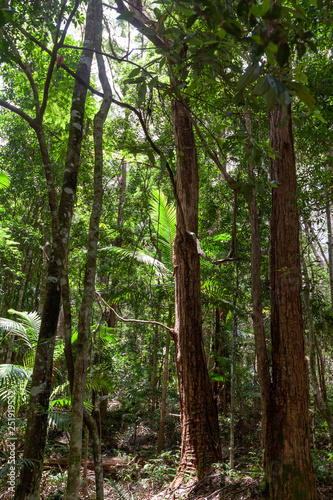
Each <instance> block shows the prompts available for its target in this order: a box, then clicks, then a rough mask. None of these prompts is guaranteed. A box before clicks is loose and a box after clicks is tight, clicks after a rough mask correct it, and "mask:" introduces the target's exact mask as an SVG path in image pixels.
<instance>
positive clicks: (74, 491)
mask: <svg viewBox="0 0 333 500" xmlns="http://www.w3.org/2000/svg"><path fill="white" fill-rule="evenodd" d="M90 5H91V12H90V15H91V16H92V17H91V20H90V22H91V25H94V30H95V37H96V40H97V41H96V49H97V50H98V51H101V38H102V18H103V10H102V3H101V1H100V0H92V1H91V4H90ZM87 23H88V14H87ZM96 57H97V62H98V69H99V76H100V80H101V83H102V86H103V90H104V98H103V101H102V104H101V106H100V110H99V111H98V113H97V114H96V115H95V118H94V147H95V171H94V200H93V206H92V211H91V217H90V224H89V235H88V250H87V260H86V267H85V279H84V293H83V298H82V305H81V308H80V313H79V325H78V338H77V346H76V360H75V369H74V380H73V390H72V404H71V443H70V453H69V468H68V481H67V489H66V496H65V498H66V500H77V498H78V497H79V488H80V467H81V454H82V423H83V401H84V394H85V386H86V375H87V368H88V362H89V337H90V327H91V317H92V306H93V302H94V297H95V276H96V262H97V244H98V237H99V222H100V217H101V213H102V202H103V126H104V122H105V120H106V117H107V114H108V112H109V108H110V105H111V99H112V93H111V89H110V85H109V82H108V81H107V78H106V73H105V67H104V61H103V57H102V56H100V55H98V54H97V55H96ZM96 493H97V492H96ZM98 495H102V492H98ZM98 498H100V497H98Z"/></svg>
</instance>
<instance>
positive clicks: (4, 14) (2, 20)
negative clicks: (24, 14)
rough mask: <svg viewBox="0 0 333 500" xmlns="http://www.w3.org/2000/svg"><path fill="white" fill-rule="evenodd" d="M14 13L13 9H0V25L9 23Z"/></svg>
mask: <svg viewBox="0 0 333 500" xmlns="http://www.w3.org/2000/svg"><path fill="white" fill-rule="evenodd" d="M14 14H15V11H14V10H10V9H0V27H2V26H4V25H5V24H7V23H10V22H11V21H12V19H13V16H14Z"/></svg>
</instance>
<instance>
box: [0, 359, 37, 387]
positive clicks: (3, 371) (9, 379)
mask: <svg viewBox="0 0 333 500" xmlns="http://www.w3.org/2000/svg"><path fill="white" fill-rule="evenodd" d="M30 375H31V370H28V369H27V368H26V367H24V366H17V365H11V364H3V365H0V386H2V385H6V386H7V385H12V384H17V383H19V382H22V381H25V380H29V378H30Z"/></svg>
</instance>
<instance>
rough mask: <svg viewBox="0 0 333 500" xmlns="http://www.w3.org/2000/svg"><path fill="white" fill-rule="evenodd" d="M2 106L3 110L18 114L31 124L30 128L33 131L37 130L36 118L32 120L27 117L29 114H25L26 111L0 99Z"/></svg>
mask: <svg viewBox="0 0 333 500" xmlns="http://www.w3.org/2000/svg"><path fill="white" fill-rule="evenodd" d="M0 106H2V107H3V108H6V109H8V110H9V111H12V112H13V113H16V114H17V115H19V116H20V117H21V118H23V119H24V120H26V121H27V122H28V123H29V125H30V127H32V128H33V129H34V128H35V120H34V118H31V116H29V115H27V113H25V112H24V111H22V110H21V109H20V108H17V107H16V106H14V105H13V104H9V102H6V101H3V100H2V99H0Z"/></svg>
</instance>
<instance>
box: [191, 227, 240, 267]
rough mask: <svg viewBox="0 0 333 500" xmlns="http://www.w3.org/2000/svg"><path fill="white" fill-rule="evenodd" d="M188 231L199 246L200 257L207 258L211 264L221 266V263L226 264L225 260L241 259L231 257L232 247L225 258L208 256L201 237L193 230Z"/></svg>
mask: <svg viewBox="0 0 333 500" xmlns="http://www.w3.org/2000/svg"><path fill="white" fill-rule="evenodd" d="M186 233H187V234H189V235H190V236H192V238H193V239H194V241H195V243H196V246H197V252H198V255H200V257H202V258H203V259H205V260H207V261H208V262H210V263H211V264H214V265H215V266H219V265H220V264H224V263H225V262H233V261H234V260H239V259H240V257H234V258H232V257H231V249H230V252H229V253H228V255H227V256H226V257H225V258H224V259H218V260H213V259H211V258H210V257H208V255H206V254H205V252H204V251H203V250H202V248H201V245H200V241H199V238H198V237H197V235H196V234H195V233H192V232H191V231H186Z"/></svg>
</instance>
